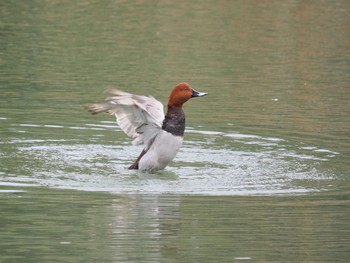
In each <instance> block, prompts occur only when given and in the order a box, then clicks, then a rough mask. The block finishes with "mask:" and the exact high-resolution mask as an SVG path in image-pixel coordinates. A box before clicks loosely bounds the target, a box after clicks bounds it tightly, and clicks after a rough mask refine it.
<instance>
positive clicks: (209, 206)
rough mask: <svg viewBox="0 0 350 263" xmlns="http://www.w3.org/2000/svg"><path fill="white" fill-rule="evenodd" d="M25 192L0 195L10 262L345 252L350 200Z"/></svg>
mask: <svg viewBox="0 0 350 263" xmlns="http://www.w3.org/2000/svg"><path fill="white" fill-rule="evenodd" d="M27 190H28V192H22V193H1V192H0V195H1V199H0V205H1V217H2V218H3V219H4V220H2V221H1V222H2V224H5V225H6V227H5V228H2V232H1V236H0V241H1V242H0V249H1V251H2V253H1V255H0V258H1V259H2V260H5V262H8V261H9V262H10V261H11V260H18V261H23V260H25V261H26V262H38V261H43V259H44V261H48V262H52V261H59V262H76V261H80V260H84V262H96V261H99V262H101V261H103V262H126V261H132V262H135V261H139V262H160V261H162V262H179V261H181V262H188V261H198V262H213V261H214V262H217V261H220V262H230V261H233V260H234V259H236V260H239V259H245V260H254V261H275V260H277V261H297V262H300V261H309V260H308V259H310V261H327V262H332V261H337V259H342V258H343V259H344V258H346V256H347V254H348V251H347V247H346V246H343V244H344V242H346V240H347V238H348V236H347V233H346V231H342V229H345V228H346V227H347V225H348V218H347V215H346V213H344V212H342V211H344V209H346V208H347V206H348V202H347V201H346V197H345V196H343V197H342V198H339V197H340V196H333V195H332V194H323V195H320V194H318V195H314V196H313V195H309V196H280V197H269V196H260V197H212V196H207V197H205V196H197V197H195V196H186V195H180V196H178V195H158V194H156V195H138V194H133V195H123V196H118V195H104V194H101V193H91V192H89V193H84V192H77V191H63V190H54V189H51V190H48V189H46V188H37V189H35V190H34V189H31V188H27ZM43 197H45V198H44V199H43ZM18 251H19V252H18ZM28 259H29V260H28Z"/></svg>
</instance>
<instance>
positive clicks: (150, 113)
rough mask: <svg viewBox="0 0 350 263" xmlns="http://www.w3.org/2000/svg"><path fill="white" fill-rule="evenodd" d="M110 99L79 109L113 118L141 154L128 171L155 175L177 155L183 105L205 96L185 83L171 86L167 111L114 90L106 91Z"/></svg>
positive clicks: (150, 99)
mask: <svg viewBox="0 0 350 263" xmlns="http://www.w3.org/2000/svg"><path fill="white" fill-rule="evenodd" d="M106 91H107V92H108V93H110V94H111V95H112V96H111V97H108V98H106V101H105V102H104V103H98V104H87V105H83V106H84V107H85V108H86V109H87V110H88V111H89V112H90V113H91V114H98V113H101V112H105V113H108V114H110V115H114V116H115V118H116V122H117V124H118V125H119V127H120V128H121V130H122V131H123V132H124V133H125V134H126V135H127V136H129V137H131V138H133V139H134V140H133V142H132V144H133V145H143V146H144V147H143V150H142V151H141V153H140V154H139V156H138V157H137V159H136V160H135V161H134V163H133V164H132V165H131V166H130V167H129V169H136V170H142V171H146V172H151V173H152V172H156V171H159V170H163V169H164V168H165V167H166V166H167V165H168V164H169V163H170V162H171V161H172V160H173V159H174V158H175V156H176V155H177V153H178V152H179V150H180V147H181V146H182V143H183V137H184V132H185V113H184V111H183V105H184V103H185V102H187V101H188V100H189V99H191V98H196V97H203V96H206V95H207V94H208V93H207V92H199V91H197V90H195V89H193V88H192V87H191V86H190V85H189V84H188V83H179V84H177V85H175V86H174V87H173V89H172V91H171V92H170V95H169V97H168V103H167V111H166V114H164V111H163V104H162V103H161V102H160V101H158V100H156V99H155V98H154V97H152V96H143V95H135V94H131V93H128V92H124V91H122V90H120V89H117V88H108V89H107V90H106Z"/></svg>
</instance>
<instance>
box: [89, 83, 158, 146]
mask: <svg viewBox="0 0 350 263" xmlns="http://www.w3.org/2000/svg"><path fill="white" fill-rule="evenodd" d="M107 92H108V93H110V94H112V95H113V96H112V97H108V98H107V99H106V102H105V103H100V104H90V105H85V107H86V108H87V109H88V110H89V112H91V113H92V114H97V113H100V112H107V113H108V114H111V115H115V117H116V120H117V123H118V125H119V126H120V128H121V129H122V130H123V131H124V132H125V133H126V134H127V135H128V136H130V137H132V138H136V140H135V141H134V143H136V144H141V143H146V142H147V141H148V137H149V136H146V137H147V138H142V137H144V136H140V135H142V134H144V133H145V134H144V135H146V134H148V132H147V131H149V130H153V132H154V130H158V129H161V127H162V122H163V120H164V112H163V104H162V103H161V102H159V101H158V100H156V99H155V98H153V97H147V96H140V95H134V94H131V93H127V92H124V91H121V90H119V89H115V88H109V89H107ZM139 137H141V138H139ZM144 139H146V140H144Z"/></svg>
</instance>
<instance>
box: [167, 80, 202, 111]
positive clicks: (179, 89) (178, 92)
mask: <svg viewBox="0 0 350 263" xmlns="http://www.w3.org/2000/svg"><path fill="white" fill-rule="evenodd" d="M207 94H208V93H206V92H198V91H196V90H195V89H192V87H191V86H190V85H189V84H187V83H180V84H177V85H176V86H175V87H174V88H173V90H172V91H171V93H170V95H169V100H168V107H179V108H181V107H182V105H183V104H184V103H185V102H186V101H188V100H189V99H190V98H193V97H203V96H205V95H207Z"/></svg>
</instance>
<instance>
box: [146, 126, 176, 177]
mask: <svg viewBox="0 0 350 263" xmlns="http://www.w3.org/2000/svg"><path fill="white" fill-rule="evenodd" d="M182 141H183V137H181V136H174V135H172V134H171V133H169V132H166V131H164V130H162V131H161V132H160V133H159V134H158V135H157V137H156V138H155V139H154V142H153V143H152V145H151V148H150V149H149V150H148V151H147V153H146V154H145V155H144V156H143V157H142V158H141V160H140V161H139V169H140V170H146V171H157V170H162V169H164V168H165V167H166V166H167V165H168V164H169V163H170V162H171V161H172V160H173V159H174V158H175V156H176V154H177V153H178V151H179V149H180V147H181V145H182Z"/></svg>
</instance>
